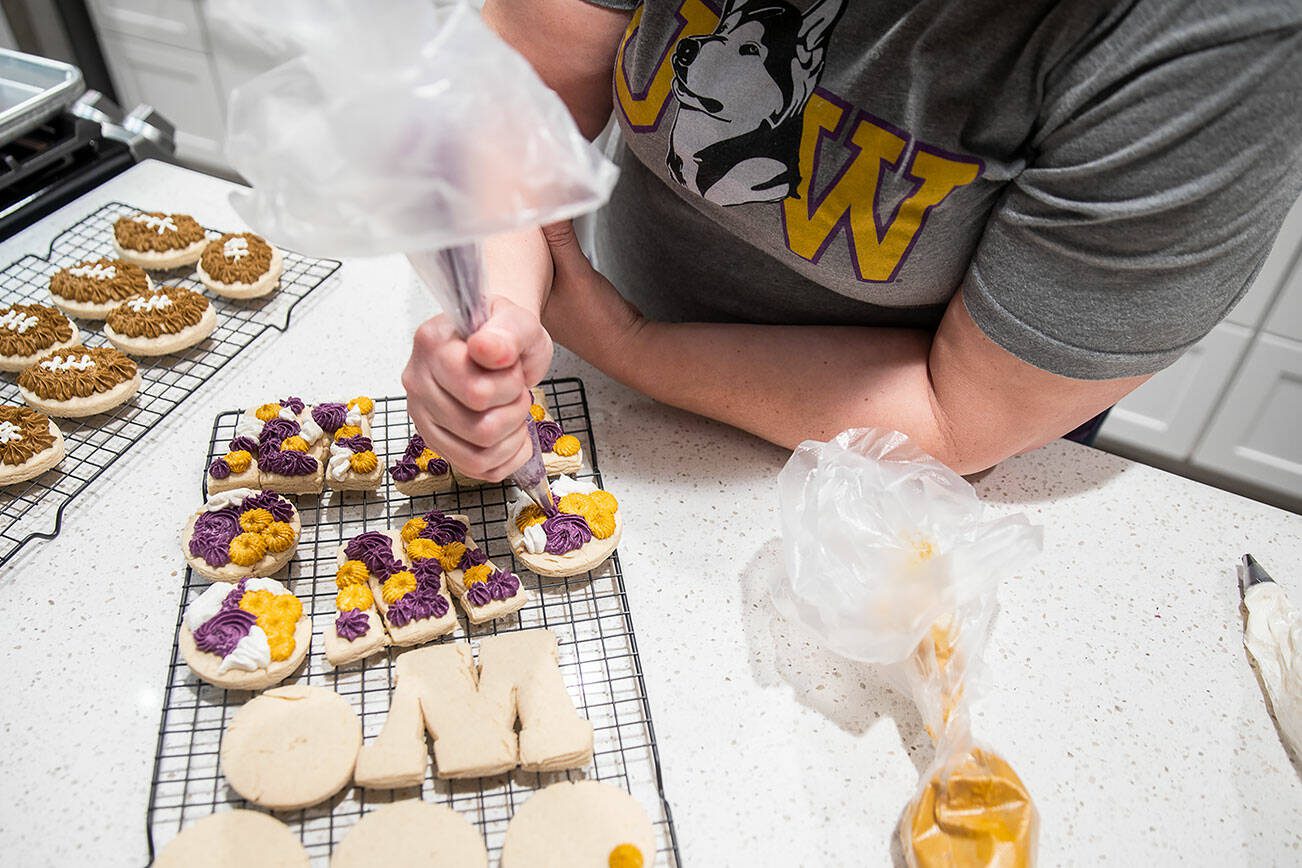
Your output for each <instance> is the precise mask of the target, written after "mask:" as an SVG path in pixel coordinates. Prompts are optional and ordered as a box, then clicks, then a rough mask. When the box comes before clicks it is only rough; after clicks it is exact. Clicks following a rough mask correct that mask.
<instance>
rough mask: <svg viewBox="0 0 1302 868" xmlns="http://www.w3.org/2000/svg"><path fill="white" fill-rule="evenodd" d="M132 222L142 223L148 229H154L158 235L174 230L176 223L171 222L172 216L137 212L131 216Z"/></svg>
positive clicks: (175, 229)
mask: <svg viewBox="0 0 1302 868" xmlns="http://www.w3.org/2000/svg"><path fill="white" fill-rule="evenodd" d="M131 222H132V223H143V224H145V225H146V226H148V227H149V228H150V229H153V230H155V231H156V232H157V233H158V234H159V235H162V234H163V233H164V232H176V231H178V230H177V228H176V224H175V223H173V222H172V216H171V215H170V214H169V215H167V216H166V217H155V216H154V215H152V214H137V215H136V216H134V217H132V218H131Z"/></svg>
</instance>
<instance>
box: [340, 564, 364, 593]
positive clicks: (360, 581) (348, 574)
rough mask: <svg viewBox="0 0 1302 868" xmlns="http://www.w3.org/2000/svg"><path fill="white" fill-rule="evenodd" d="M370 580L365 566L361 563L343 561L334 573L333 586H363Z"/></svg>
mask: <svg viewBox="0 0 1302 868" xmlns="http://www.w3.org/2000/svg"><path fill="white" fill-rule="evenodd" d="M370 578H371V573H370V571H369V570H367V569H366V564H364V563H362V562H361V561H344V562H343V563H342V564H340V565H339V569H338V570H336V571H335V584H336V585H338V586H339V587H341V588H346V587H348V586H350V585H364V584H366V582H367V581H368V580H369V579H370Z"/></svg>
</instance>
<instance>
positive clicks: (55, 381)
mask: <svg viewBox="0 0 1302 868" xmlns="http://www.w3.org/2000/svg"><path fill="white" fill-rule="evenodd" d="M139 388H140V369H139V368H137V367H136V363H135V362H133V361H131V359H129V358H127V357H126V356H124V355H123V354H122V352H121V351H120V350H116V349H114V348H113V347H71V348H68V349H62V350H55V351H54V352H51V353H46V354H45V355H44V356H42V357H41V358H39V359H38V360H37V361H36V362H34V363H33V364H32V365H30V366H29V367H28V368H27V369H26V370H24V371H23V372H22V373H21V374H19V375H18V393H19V394H20V395H22V396H23V400H24V401H26V402H27V405H28V406H29V407H34V408H35V409H37V410H40V411H41V412H42V413H45V414H48V415H50V416H58V417H60V418H63V419H80V418H82V417H83V416H94V415H95V414H96V413H104V412H107V411H108V410H112V409H113V408H114V407H116V406H118V405H119V404H122V403H125V402H126V401H128V400H130V399H131V396H132V395H134V394H135V393H136V390H138V389H139Z"/></svg>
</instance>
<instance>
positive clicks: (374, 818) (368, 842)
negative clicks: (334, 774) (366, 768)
mask: <svg viewBox="0 0 1302 868" xmlns="http://www.w3.org/2000/svg"><path fill="white" fill-rule="evenodd" d="M371 865H402V866H404V868H488V851H487V849H485V847H484V839H483V838H482V837H481V836H480V834H479V833H478V832H477V831H475V827H474V826H472V825H470V823H469V821H467V820H466V819H465V818H464V817H462V816H461V815H460V814H458V813H457V812H456V811H454V810H452V809H451V808H448V807H445V806H443V805H432V804H430V803H429V802H422V801H419V800H413V801H405V802H394V803H393V804H391V805H385V806H383V807H381V808H379V809H377V810H374V811H371V812H370V813H368V814H367V815H366V816H364V817H362V819H360V820H358V821H357V825H355V826H353V827H352V828H351V829H349V830H348V834H347V835H346V836H344V839H343V840H342V841H340V842H339V844H338V846H336V847H335V850H334V853H333V854H332V855H331V856H330V866H331V868H368V866H371Z"/></svg>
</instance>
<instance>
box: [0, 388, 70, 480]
mask: <svg viewBox="0 0 1302 868" xmlns="http://www.w3.org/2000/svg"><path fill="white" fill-rule="evenodd" d="M64 454H65V447H64V443H63V433H62V432H61V431H60V430H59V427H58V426H57V425H55V424H54V423H53V422H51V421H50V420H49V418H48V417H46V416H45V415H44V414H42V413H37V412H36V411H35V410H29V409H27V408H26V407H14V406H12V405H0V486H3V485H13V484H15V483H18V482H26V481H27V480H29V479H35V478H36V477H38V476H40V475H41V474H42V473H44V472H45V471H47V470H49V469H50V468H51V467H53V466H54V465H56V464H58V463H59V462H60V461H62V460H63V456H64Z"/></svg>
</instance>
